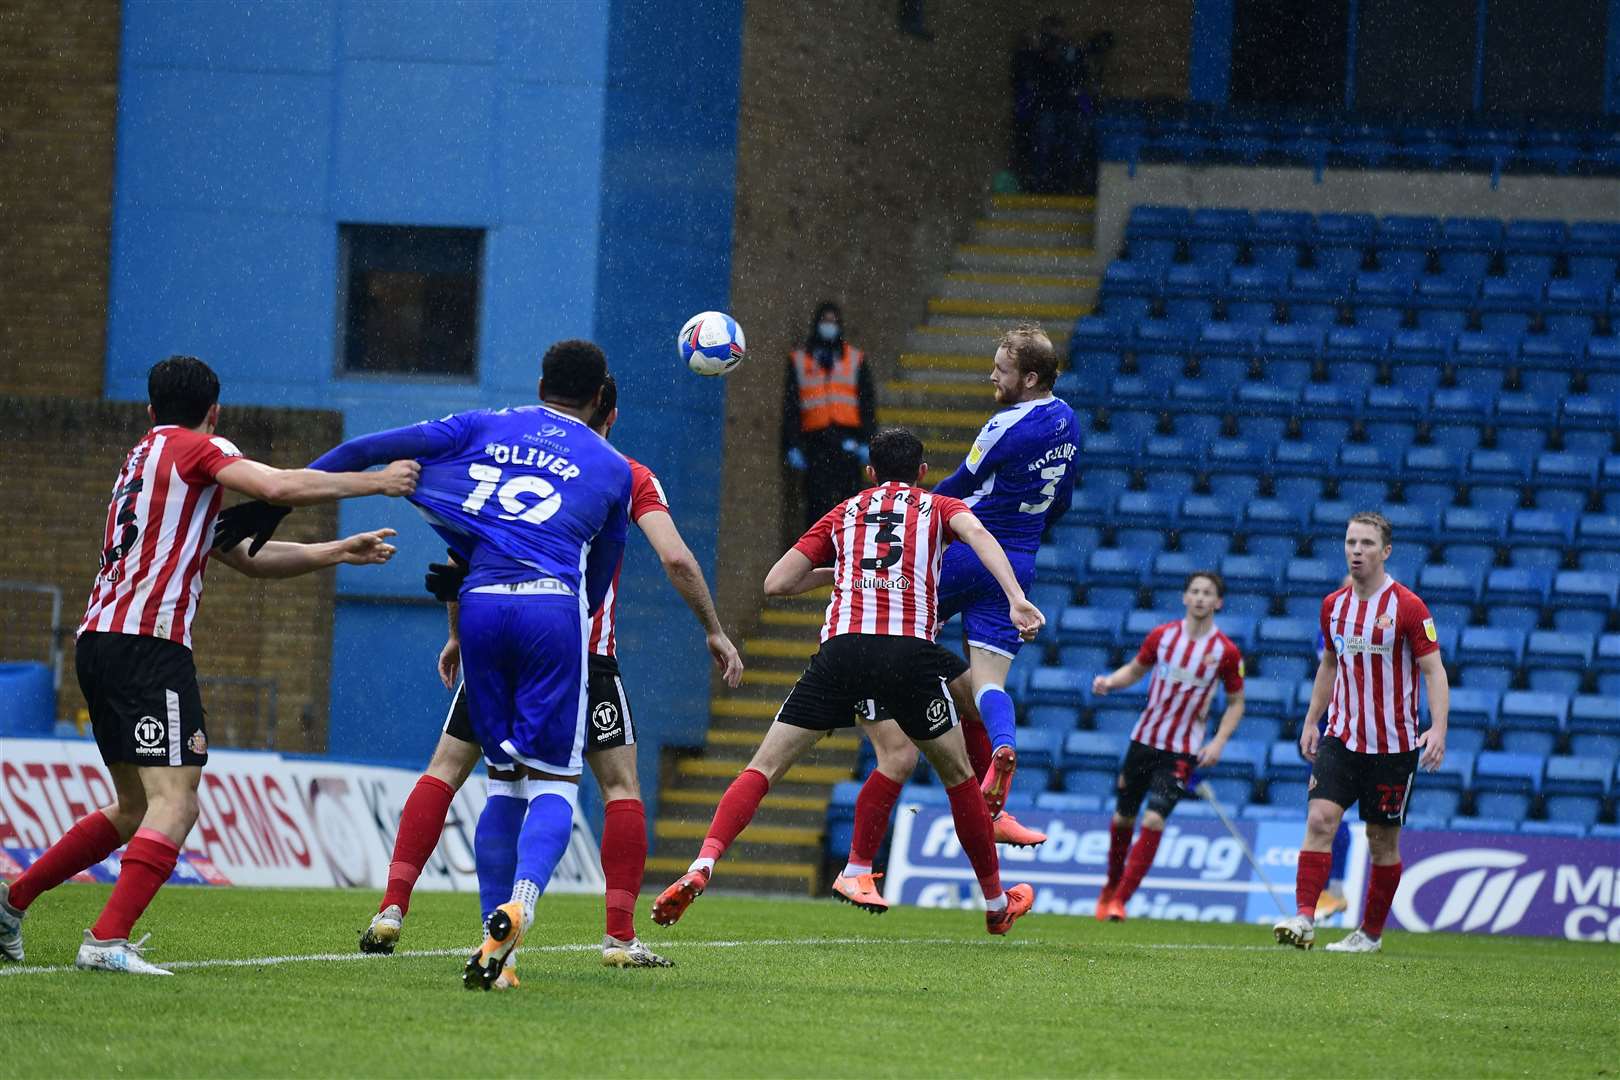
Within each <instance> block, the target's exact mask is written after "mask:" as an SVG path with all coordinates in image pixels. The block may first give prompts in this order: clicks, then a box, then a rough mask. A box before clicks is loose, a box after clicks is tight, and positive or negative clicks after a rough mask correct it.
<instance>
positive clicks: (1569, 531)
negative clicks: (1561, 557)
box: [1508, 510, 1576, 546]
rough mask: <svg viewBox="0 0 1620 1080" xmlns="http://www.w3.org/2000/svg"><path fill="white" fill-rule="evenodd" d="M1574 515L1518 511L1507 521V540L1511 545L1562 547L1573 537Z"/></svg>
mask: <svg viewBox="0 0 1620 1080" xmlns="http://www.w3.org/2000/svg"><path fill="white" fill-rule="evenodd" d="M1575 521H1576V517H1575V515H1574V514H1569V513H1562V512H1559V511H1555V510H1518V511H1515V512H1514V514H1513V516H1512V517H1511V518H1509V519H1508V540H1509V542H1511V543H1513V544H1544V545H1548V546H1562V545H1565V544H1569V543H1571V542H1572V541H1573V540H1574V536H1575Z"/></svg>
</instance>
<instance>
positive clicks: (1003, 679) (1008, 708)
mask: <svg viewBox="0 0 1620 1080" xmlns="http://www.w3.org/2000/svg"><path fill="white" fill-rule="evenodd" d="M967 655H968V669H967V671H965V672H963V673H962V674H961V675H959V676H957V678H956V679H954V680H953V681H952V682H951V697H952V698H953V699H954V700H955V702H956V712H957V715H958V716H960V717H961V719H962V724H963V725H964V727H963V735H964V737H966V736H967V735H968V733H969V732H972V731H973V730H974V729H973V727H971V726H969V725H977V726H978V729H979V730H981V731H983V732H984V733H985V737H986V738H987V739H988V741H989V743H990V747H991V749H990V758H989V761H988V763H987V765H986V767H985V770H984V771H983V772H982V773H981V772H980V771H979V770H978V769H977V768H975V769H974V773H975V775H977V776H978V777H979V780H980V781H981V783H982V784H983V790H984V802H985V805H986V806H987V807H989V809H990V818H991V820H992V821H993V822H994V823H995V829H996V843H998V844H1012V845H1014V846H1015V847H1034V846H1035V845H1037V844H1044V843H1045V842H1046V834H1045V833H1043V832H1039V831H1037V830H1035V829H1031V828H1028V827H1027V826H1025V825H1023V824H1022V823H1020V822H1019V821H1018V819H1017V818H1015V817H1013V816H1012V815H1011V814H1009V813H1007V811H1006V809H1005V807H1006V803H1007V796H1008V794H1010V793H1011V791H1012V779H1013V773H1014V772H1016V771H1017V769H1018V751H1017V748H1016V746H1015V745H1014V743H1013V733H1014V731H1015V730H1016V728H1015V719H1016V718H1015V716H1014V713H1013V703H1012V698H1011V697H1009V696H1008V694H1007V691H1006V689H1005V687H1006V685H1007V674H1008V672H1010V671H1011V670H1012V657H1010V656H1008V655H1007V654H1006V653H1003V652H999V651H997V650H995V649H989V648H985V647H983V646H979V645H969V646H968V650H967ZM985 709H988V710H989V711H990V714H991V715H990V717H989V720H988V722H987V721H986V718H985V716H984V715H983V714H984V711H985Z"/></svg>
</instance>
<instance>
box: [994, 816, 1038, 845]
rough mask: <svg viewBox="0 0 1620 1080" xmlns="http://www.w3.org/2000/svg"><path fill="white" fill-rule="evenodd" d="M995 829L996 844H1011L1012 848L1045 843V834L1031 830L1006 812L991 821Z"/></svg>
mask: <svg viewBox="0 0 1620 1080" xmlns="http://www.w3.org/2000/svg"><path fill="white" fill-rule="evenodd" d="M991 825H992V826H993V827H994V828H995V832H996V843H998V844H1011V845H1012V846H1013V847H1034V846H1035V845H1037V844H1044V843H1046V834H1045V833H1043V832H1038V831H1036V830H1035V829H1031V828H1030V827H1029V826H1028V825H1025V824H1023V823H1022V822H1020V821H1019V820H1018V819H1017V818H1015V817H1013V816H1012V815H1011V814H1009V813H1008V812H1007V811H1005V810H1003V811H1002V812H1001V813H999V814H997V815H996V816H995V818H994V819H993V820H992V821H991Z"/></svg>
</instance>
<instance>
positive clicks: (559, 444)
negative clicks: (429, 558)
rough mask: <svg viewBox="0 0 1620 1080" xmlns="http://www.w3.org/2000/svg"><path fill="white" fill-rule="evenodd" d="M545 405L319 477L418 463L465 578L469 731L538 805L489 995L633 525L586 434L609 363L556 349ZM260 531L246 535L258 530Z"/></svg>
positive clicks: (563, 809) (490, 842)
mask: <svg viewBox="0 0 1620 1080" xmlns="http://www.w3.org/2000/svg"><path fill="white" fill-rule="evenodd" d="M541 369H542V370H541V379H540V401H541V404H539V405H532V406H527V407H523V408H512V409H499V410H487V411H486V410H481V411H475V412H467V413H457V414H455V415H452V416H447V417H445V418H444V419H442V420H431V421H427V422H425V423H420V424H413V425H411V426H409V427H404V428H397V429H394V430H392V431H384V432H379V433H377V434H375V435H366V436H362V437H360V438H358V439H353V440H350V441H349V442H346V443H344V444H343V445H341V446H338V447H336V448H335V449H333V450H330V451H328V452H327V453H326V454H324V455H322V456H321V457H320V458H319V459H317V460H316V461H315V462H314V463H313V464H312V465H311V467H312V468H316V469H324V470H329V471H330V470H342V471H350V470H359V469H364V468H366V467H367V466H369V465H373V464H378V463H380V462H385V461H391V460H394V459H396V458H413V459H415V460H416V461H418V462H419V463H420V464H421V466H422V475H421V480H420V481H419V482H418V485H417V488H416V492H415V494H414V496H412V497H411V501H412V502H413V503H415V504H416V505H417V507H418V508H419V509H420V510H421V511H422V514H423V516H424V517H426V518H427V520H428V523H429V524H430V525H431V526H432V527H433V528H434V530H435V531H436V532H438V533H439V534H440V535H441V536H442V537H443V538H444V539H445V540H446V542H447V543H449V544H450V546H451V548H452V549H454V550H455V551H456V552H457V553H458V554H459V555H461V556H463V557H464V558H466V560H467V561H468V563H469V564H470V565H469V569H468V572H467V576H466V580H465V581H464V583H463V584H462V586H461V592H460V595H459V602H460V615H459V624H460V635H461V657H462V668H463V673H464V679H465V682H466V690H467V695H468V703H469V706H470V710H469V711H470V715H471V720H472V726H473V731H474V733H475V734H476V735H477V738H478V742H479V745H480V747H481V748H482V750H483V755H484V762H485V765H486V766H487V767H488V769H489V775H490V788H491V791H492V793H493V792H494V791H495V790H496V789H497V788H498V789H499V790H500V792H501V793H502V794H507V795H513V794H517V795H519V796H520V797H522V798H525V799H526V800H527V802H528V810H527V813H526V815H524V817H523V819H522V823H521V827H520V830H519V832H518V834H517V837H516V844H515V847H516V851H517V867H516V874H515V876H513V877H508V878H507V879H506V880H511V881H513V885H512V893H511V899H510V900H509V901H507V902H506V903H503V904H500V905H498V906H496V907H495V908H494V910H493V911H492V912H491V913H490V915H489V917H488V919H487V921H486V924H485V929H486V934H487V936H486V938H485V940H484V943H483V945H482V946H481V947H480V948H479V950H478V951H477V952H476V953H474V954H473V956H472V958H471V959H470V960H468V962H467V966H466V970H465V972H464V974H463V984H464V985H465V986H466V987H467V988H468V989H484V990H487V989H490V988H491V987H492V986H493V985H494V984H495V982H496V980H497V979H498V977H499V976H500V974H501V971H502V969H503V967H504V966H505V964H506V962H507V959H508V957H510V956H511V955H512V952H513V950H515V949H516V948H517V946H518V945H519V944H520V943H521V942H522V940H523V935H524V933H525V932H526V931H527V930H528V927H529V925H530V923H531V922H532V921H533V919H534V905H535V901H536V900H537V899H538V898H539V896H540V894H541V893H542V892H544V890H545V887H546V883H547V882H548V881H549V880H550V879H551V874H552V871H553V870H554V869H555V868H556V866H557V863H558V861H559V860H560V859H561V857H562V854H563V852H564V850H565V849H566V848H567V845H568V840H569V837H570V835H571V833H572V829H573V815H574V810H575V808H576V806H577V803H578V793H579V775H580V770H581V766H582V763H583V755H582V750H583V747H584V742H585V723H586V696H587V683H586V671H587V666H586V646H587V636H588V626H589V622H590V618H591V615H592V613H593V612H595V611H596V610H597V609H599V608H600V607H601V605H602V600H603V597H604V596H606V594H607V592H608V589H609V588H610V586H611V585H612V583H613V578H614V574H615V571H616V570H617V568H618V565H619V560H620V558H621V556H622V554H623V552H624V543H625V536H626V531H627V528H628V524H629V504H630V492H631V473H630V465H629V463H628V462H627V461H626V460H625V459H624V457H623V456H622V455H621V454H620V453H619V452H618V451H617V450H615V449H613V447H612V446H611V445H609V444H608V442H607V441H606V440H605V439H603V438H602V437H601V436H600V435H598V434H597V433H596V432H594V431H593V430H591V428H590V427H589V426H588V423H587V420H588V418H589V417H590V416H591V415H592V413H594V412H595V411H596V409H597V407H598V405H599V404H600V403H601V400H602V393H603V385H604V383H605V382H606V379H607V360H606V358H605V357H604V356H603V354H602V350H601V349H599V348H597V347H596V346H595V345H593V344H591V343H590V342H585V341H562V342H558V343H557V344H555V345H553V346H552V347H551V348H550V349H548V350H547V352H546V355H545V358H544V360H543V361H542V365H541ZM250 528H251V526H250ZM512 841H513V837H512V836H511V835H510V833H509V832H506V834H505V835H502V836H495V835H493V834H492V833H490V832H489V830H486V828H485V822H484V821H483V820H482V819H481V820H480V822H479V829H478V833H477V836H476V840H475V846H476V847H477V848H479V849H480V855H479V859H478V862H479V868H480V878H481V879H482V878H483V877H484V876H485V875H484V870H485V862H486V859H485V858H484V855H483V852H482V849H485V848H488V849H490V850H489V852H488V854H489V855H490V856H491V858H492V861H495V862H498V861H500V859H499V851H500V850H501V849H504V850H505V851H506V852H507V854H506V856H505V858H506V860H507V863H506V869H507V870H510V869H511V865H510V858H511V856H510V851H511V848H512V847H513V843H512Z"/></svg>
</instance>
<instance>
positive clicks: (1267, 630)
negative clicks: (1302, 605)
mask: <svg viewBox="0 0 1620 1080" xmlns="http://www.w3.org/2000/svg"><path fill="white" fill-rule="evenodd" d="M1318 633H1319V627H1318V624H1317V623H1316V621H1315V620H1311V619H1262V620H1260V632H1259V640H1258V641H1257V642H1256V645H1255V651H1257V652H1266V653H1272V652H1288V653H1296V654H1299V655H1304V656H1314V655H1316V638H1317V634H1318Z"/></svg>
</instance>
